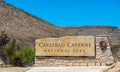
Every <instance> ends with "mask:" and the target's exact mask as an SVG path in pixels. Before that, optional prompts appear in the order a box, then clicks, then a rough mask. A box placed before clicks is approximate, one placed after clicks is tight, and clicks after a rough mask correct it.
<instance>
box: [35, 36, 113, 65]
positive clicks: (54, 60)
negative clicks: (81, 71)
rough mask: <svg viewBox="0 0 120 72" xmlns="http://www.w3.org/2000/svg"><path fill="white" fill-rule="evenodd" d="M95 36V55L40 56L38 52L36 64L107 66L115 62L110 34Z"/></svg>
mask: <svg viewBox="0 0 120 72" xmlns="http://www.w3.org/2000/svg"><path fill="white" fill-rule="evenodd" d="M94 38H95V56H39V55H37V54H36V55H37V56H36V58H35V65H34V66H42V67H43V66H48V67H51V66H62V67H63V66H106V65H111V64H113V63H114V58H113V56H112V52H111V47H110V43H109V38H108V36H99V37H94ZM71 42H72V41H71ZM91 49H92V48H91Z"/></svg>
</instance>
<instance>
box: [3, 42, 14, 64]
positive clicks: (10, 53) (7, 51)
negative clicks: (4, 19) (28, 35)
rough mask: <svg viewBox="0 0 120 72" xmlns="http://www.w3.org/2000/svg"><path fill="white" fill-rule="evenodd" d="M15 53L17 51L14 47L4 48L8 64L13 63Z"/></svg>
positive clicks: (7, 46) (6, 46)
mask: <svg viewBox="0 0 120 72" xmlns="http://www.w3.org/2000/svg"><path fill="white" fill-rule="evenodd" d="M14 53H15V49H14V48H13V47H12V45H10V44H6V45H5V46H4V49H3V54H4V56H5V57H6V61H7V63H8V64H10V63H11V61H12V60H13V59H12V58H13V57H12V56H13V55H14Z"/></svg>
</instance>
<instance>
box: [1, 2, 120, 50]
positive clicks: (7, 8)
mask: <svg viewBox="0 0 120 72" xmlns="http://www.w3.org/2000/svg"><path fill="white" fill-rule="evenodd" d="M1 31H5V33H7V34H8V36H9V37H10V38H11V39H13V38H15V39H16V40H17V44H18V45H20V47H22V48H25V47H30V48H34V43H35V40H36V39H39V38H47V37H61V36H67V35H74V36H76V35H93V36H99V35H109V36H110V41H111V43H112V44H116V43H117V44H118V43H120V29H118V28H117V27H110V26H85V27H57V26H54V25H53V24H50V23H48V22H46V21H44V20H42V19H40V18H37V17H35V16H33V15H30V14H28V13H27V12H25V11H23V10H21V9H18V8H16V7H14V6H12V5H9V4H7V3H5V2H4V1H3V0H0V32H1Z"/></svg>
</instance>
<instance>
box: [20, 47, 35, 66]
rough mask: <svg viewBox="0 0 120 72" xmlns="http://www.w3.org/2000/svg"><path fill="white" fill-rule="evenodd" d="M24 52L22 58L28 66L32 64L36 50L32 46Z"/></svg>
mask: <svg viewBox="0 0 120 72" xmlns="http://www.w3.org/2000/svg"><path fill="white" fill-rule="evenodd" d="M22 52H23V56H22V58H21V60H22V61H23V62H24V63H26V65H28V66H29V65H32V64H33V61H34V58H35V52H34V51H33V50H32V49H31V48H25V49H24V50H23V51H22Z"/></svg>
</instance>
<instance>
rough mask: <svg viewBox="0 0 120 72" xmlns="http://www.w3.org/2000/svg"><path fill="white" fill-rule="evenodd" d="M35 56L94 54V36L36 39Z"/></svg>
mask: <svg viewBox="0 0 120 72" xmlns="http://www.w3.org/2000/svg"><path fill="white" fill-rule="evenodd" d="M35 47H36V49H35V50H36V56H95V37H94V36H66V37H61V38H44V39H37V40H36V45H35Z"/></svg>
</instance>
